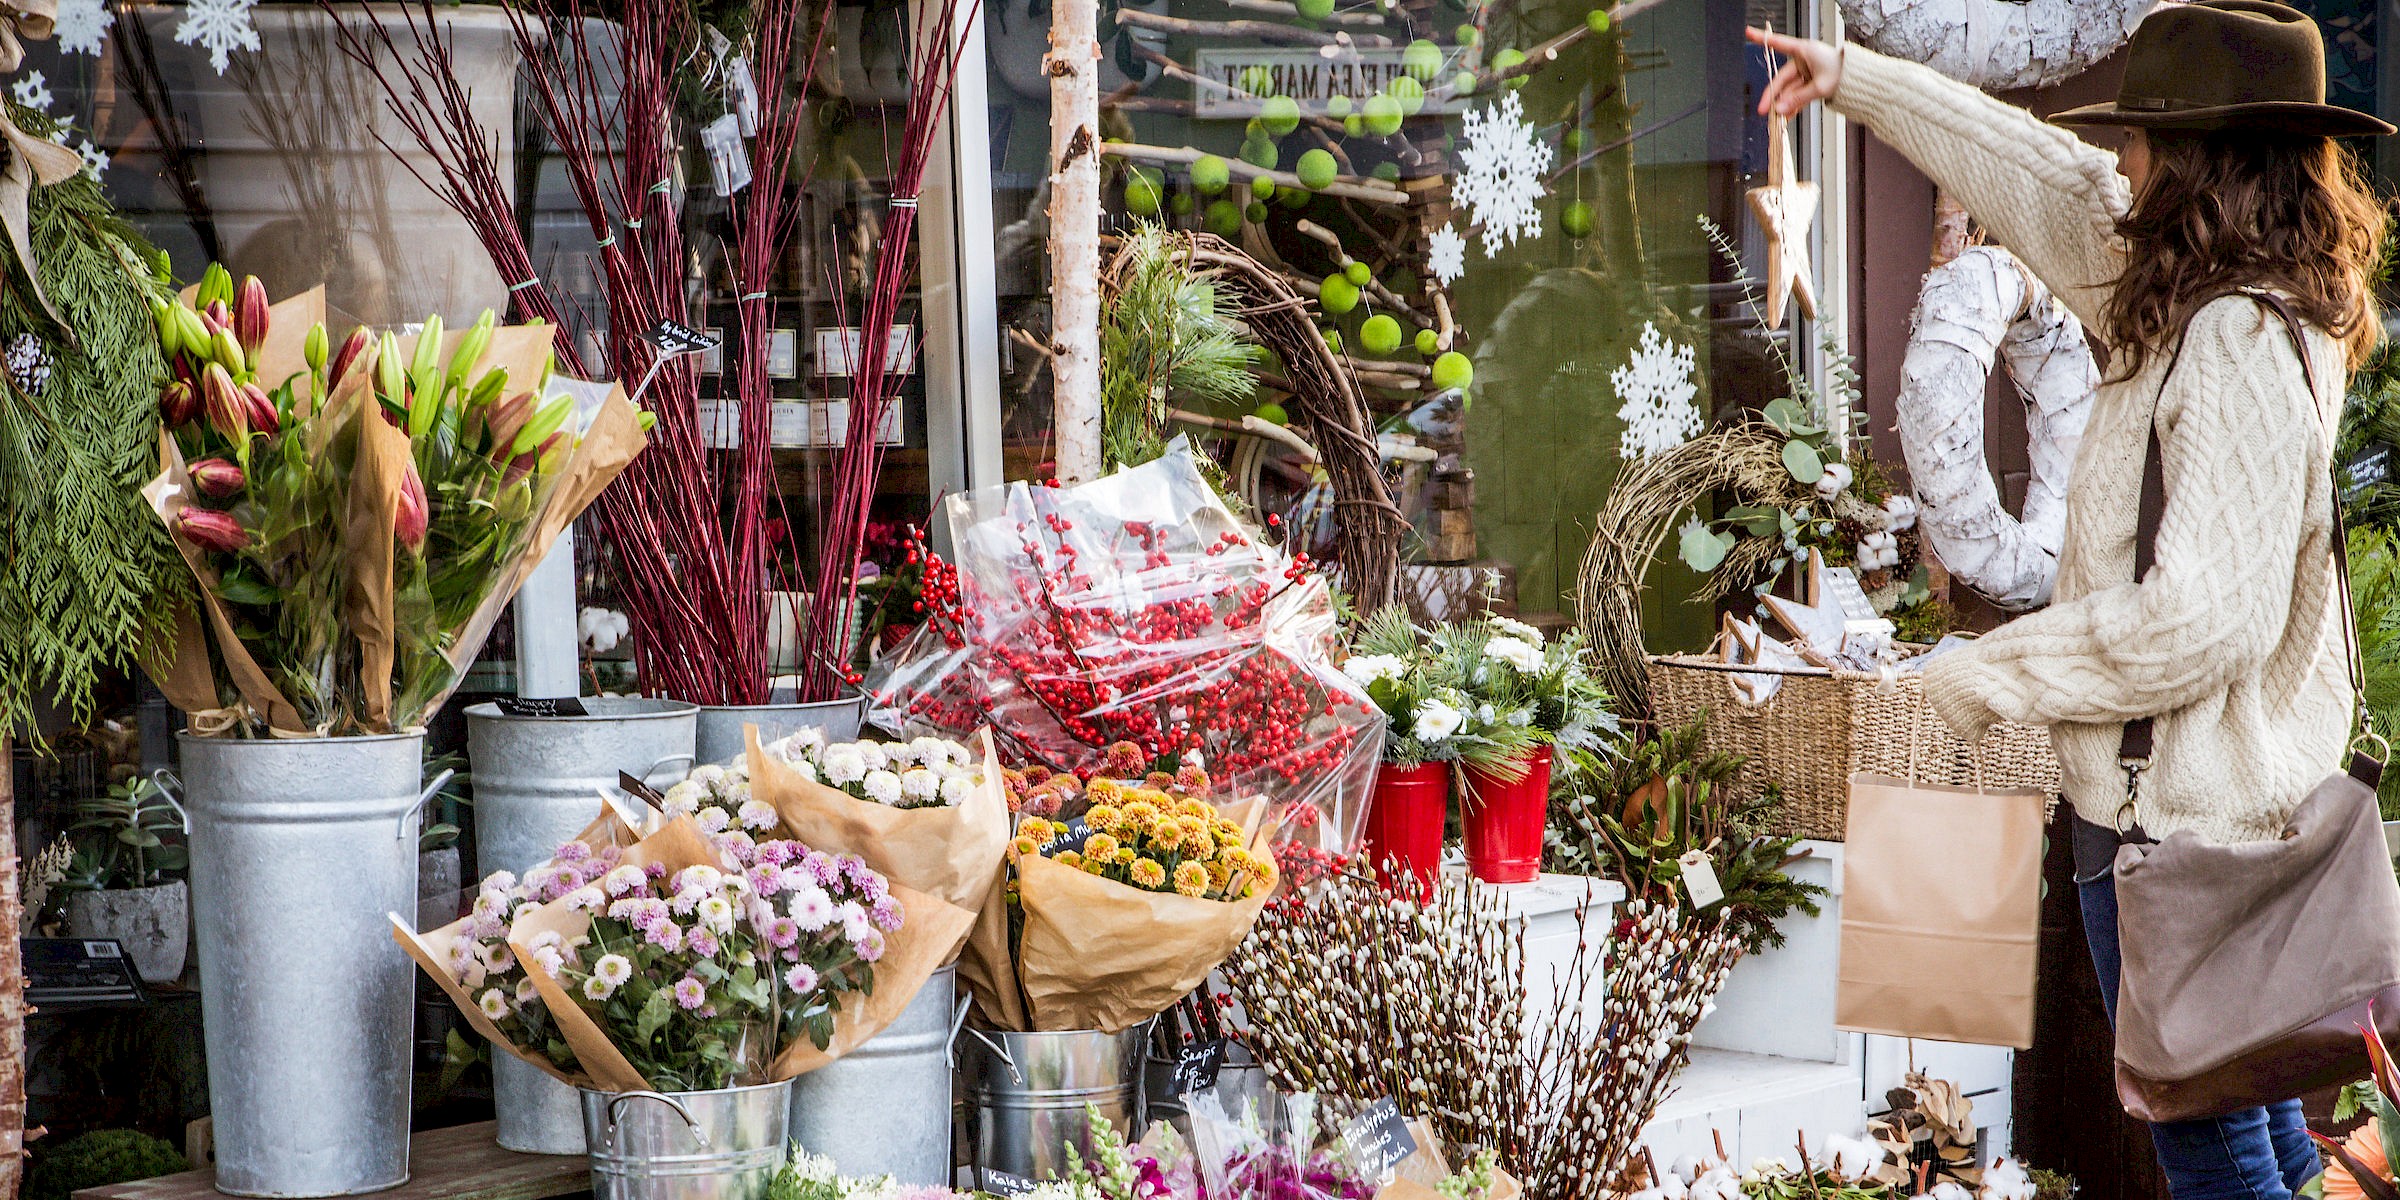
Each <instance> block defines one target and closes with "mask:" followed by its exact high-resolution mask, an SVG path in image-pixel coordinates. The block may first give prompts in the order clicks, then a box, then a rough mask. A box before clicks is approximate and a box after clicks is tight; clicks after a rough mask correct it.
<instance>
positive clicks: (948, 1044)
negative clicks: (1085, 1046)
mask: <svg viewBox="0 0 2400 1200" xmlns="http://www.w3.org/2000/svg"><path fill="white" fill-rule="evenodd" d="M2393 857H2395V858H2400V855H2394V856H2393ZM974 1003H975V997H973V996H960V997H959V998H958V1011H957V1012H954V1013H951V1014H950V1036H949V1037H946V1038H943V1039H942V1057H943V1058H945V1059H947V1060H949V1063H950V1069H951V1070H953V1071H955V1070H957V1069H958V1031H959V1030H961V1029H965V1028H966V1027H967V1008H968V1006H970V1005H972V1004H974ZM1020 1082H1021V1081H1020Z"/></svg>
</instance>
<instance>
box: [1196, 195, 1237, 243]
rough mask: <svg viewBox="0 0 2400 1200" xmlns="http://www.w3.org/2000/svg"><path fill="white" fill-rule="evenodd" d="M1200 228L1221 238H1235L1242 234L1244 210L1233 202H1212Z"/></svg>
mask: <svg viewBox="0 0 2400 1200" xmlns="http://www.w3.org/2000/svg"><path fill="white" fill-rule="evenodd" d="M1200 227H1201V228H1203V229H1206V230H1207V231H1209V232H1210V233H1213V234H1215V235H1217V236H1218V237H1221V238H1229V237H1234V236H1236V235H1238V234H1240V233H1241V232H1242V210H1241V209H1240V208H1238V207H1236V206H1235V205H1234V203H1233V201H1231V200H1211V201H1209V203H1208V211H1207V212H1206V213H1204V214H1202V215H1201V218H1200Z"/></svg>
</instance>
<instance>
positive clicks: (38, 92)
mask: <svg viewBox="0 0 2400 1200" xmlns="http://www.w3.org/2000/svg"><path fill="white" fill-rule="evenodd" d="M9 91H11V92H13V93H15V95H16V97H17V103H19V104H22V105H24V106H25V107H27V108H30V109H32V110H33V111H35V112H39V113H46V112H49V111H50V105H51V104H52V103H54V102H55V101H56V100H57V97H55V96H52V95H51V94H50V81H49V80H47V79H44V78H42V73H41V72H40V71H27V72H25V78H23V79H20V80H18V81H16V82H15V83H13V84H11V85H9Z"/></svg>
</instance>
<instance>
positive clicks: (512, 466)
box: [500, 451, 538, 488]
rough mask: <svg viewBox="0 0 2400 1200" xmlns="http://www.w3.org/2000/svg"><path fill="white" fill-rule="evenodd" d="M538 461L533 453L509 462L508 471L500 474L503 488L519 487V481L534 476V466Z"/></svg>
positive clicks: (521, 455)
mask: <svg viewBox="0 0 2400 1200" xmlns="http://www.w3.org/2000/svg"><path fill="white" fill-rule="evenodd" d="M537 461H538V460H537V459H536V458H535V456H534V454H533V453H532V452H531V451H527V452H526V453H523V454H520V455H518V456H516V457H515V458H512V459H510V460H508V469H507V470H505V471H502V472H501V473H500V486H501V487H503V488H512V487H515V486H517V481H518V480H520V479H523V478H525V477H526V476H528V475H531V474H533V468H534V464H535V463H536V462H537Z"/></svg>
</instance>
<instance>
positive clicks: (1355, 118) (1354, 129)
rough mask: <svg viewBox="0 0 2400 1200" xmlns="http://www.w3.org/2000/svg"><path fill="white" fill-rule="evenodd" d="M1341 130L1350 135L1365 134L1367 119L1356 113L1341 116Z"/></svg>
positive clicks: (1362, 135)
mask: <svg viewBox="0 0 2400 1200" xmlns="http://www.w3.org/2000/svg"><path fill="white" fill-rule="evenodd" d="M1342 132H1343V133H1345V134H1348V135H1349V136H1351V137H1365V136H1367V119H1366V118H1365V117H1362V116H1359V115H1358V114H1357V113H1351V114H1350V115H1349V116H1346V117H1343V118H1342Z"/></svg>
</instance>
